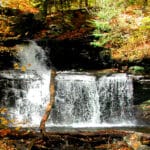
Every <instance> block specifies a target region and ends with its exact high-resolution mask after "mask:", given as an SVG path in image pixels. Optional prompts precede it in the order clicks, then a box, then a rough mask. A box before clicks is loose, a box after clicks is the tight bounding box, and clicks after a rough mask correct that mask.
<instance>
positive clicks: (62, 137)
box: [0, 129, 150, 150]
mask: <svg viewBox="0 0 150 150" xmlns="http://www.w3.org/2000/svg"><path fill="white" fill-rule="evenodd" d="M0 144H1V147H2V148H3V150H6V149H7V150H8V149H11V150H16V149H17V150H18V149H22V150H24V149H31V150H33V149H36V150H45V149H47V150H49V149H50V150H59V149H61V150H69V149H71V150H77V149H78V150H85V149H86V150H94V149H100V150H107V149H109V150H133V149H134V150H139V149H140V150H148V149H149V148H150V134H148V133H140V132H134V131H127V130H116V129H105V130H97V131H94V132H90V131H75V132H55V131H49V132H47V133H46V136H44V137H43V136H42V135H41V134H40V133H39V132H35V131H31V130H23V131H21V130H20V131H17V130H10V129H2V130H0Z"/></svg>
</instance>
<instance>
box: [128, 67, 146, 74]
mask: <svg viewBox="0 0 150 150" xmlns="http://www.w3.org/2000/svg"><path fill="white" fill-rule="evenodd" d="M128 72H129V73H132V74H143V73H144V72H145V68H144V67H142V66H131V67H130V68H129V70H128Z"/></svg>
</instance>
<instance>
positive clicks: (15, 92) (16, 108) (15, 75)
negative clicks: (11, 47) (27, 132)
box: [0, 41, 50, 127]
mask: <svg viewBox="0 0 150 150" xmlns="http://www.w3.org/2000/svg"><path fill="white" fill-rule="evenodd" d="M18 48H19V50H20V51H19V52H18V59H19V60H20V62H19V63H18V65H19V66H20V68H21V67H24V68H25V70H24V71H20V70H9V71H3V72H1V74H0V75H1V76H2V77H3V78H4V79H5V80H6V79H7V80H6V81H5V80H4V82H5V85H4V88H3V92H4V93H5V95H4V96H3V97H2V102H3V106H4V107H8V113H9V116H10V119H11V120H13V121H12V122H13V124H12V125H13V126H20V125H21V126H26V127H28V126H39V124H40V120H41V116H42V115H43V114H44V111H45V107H46V104H47V103H48V101H49V99H50V98H49V84H50V71H48V70H47V69H46V65H45V60H46V57H45V53H44V50H43V49H42V48H41V47H40V46H38V45H37V44H36V43H35V42H34V41H29V44H26V45H25V44H23V45H18Z"/></svg>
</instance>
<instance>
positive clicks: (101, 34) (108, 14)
mask: <svg viewBox="0 0 150 150" xmlns="http://www.w3.org/2000/svg"><path fill="white" fill-rule="evenodd" d="M121 4H122V1H118V2H115V3H114V2H113V1H112V0H105V1H103V0H100V10H99V11H98V12H96V13H97V15H96V18H95V19H93V20H92V21H91V23H92V24H93V26H94V27H95V31H94V32H93V35H94V36H95V37H96V39H97V38H98V40H94V41H93V42H92V43H91V44H92V45H94V46H105V45H106V44H107V43H109V42H112V38H114V37H118V32H116V34H117V36H116V35H114V34H115V32H114V30H115V29H117V28H116V26H113V25H112V24H111V23H110V22H111V19H113V18H115V17H116V16H117V15H118V14H119V13H120V11H121V7H120V6H121Z"/></svg>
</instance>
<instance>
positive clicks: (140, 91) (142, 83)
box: [134, 75, 150, 124]
mask: <svg viewBox="0 0 150 150" xmlns="http://www.w3.org/2000/svg"><path fill="white" fill-rule="evenodd" d="M149 101H150V76H149V75H148V76H145V77H144V76H139V77H138V78H137V79H135V80H134V104H135V110H136V117H137V119H138V120H141V121H143V122H145V123H146V124H150V102H149Z"/></svg>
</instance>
